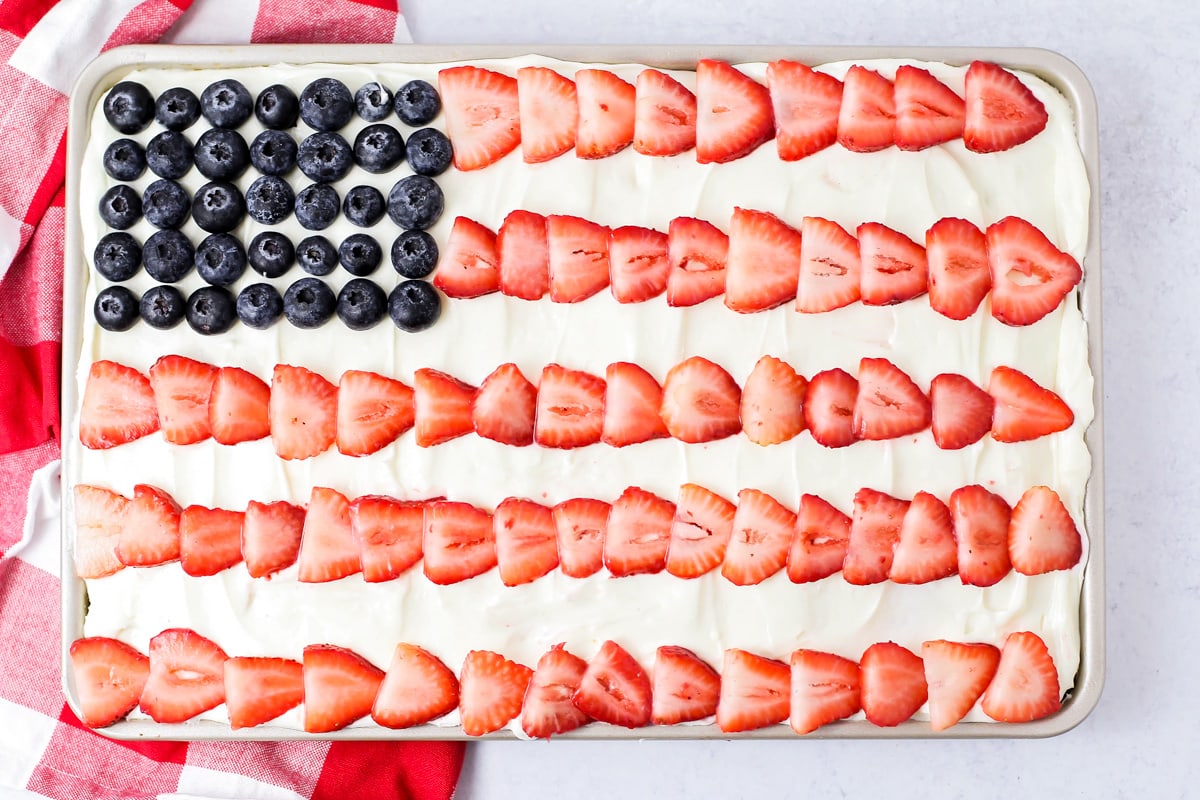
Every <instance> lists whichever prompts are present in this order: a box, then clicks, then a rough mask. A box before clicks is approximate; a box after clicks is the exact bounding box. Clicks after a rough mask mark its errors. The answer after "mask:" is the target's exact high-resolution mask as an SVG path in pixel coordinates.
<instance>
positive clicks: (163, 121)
mask: <svg viewBox="0 0 1200 800" xmlns="http://www.w3.org/2000/svg"><path fill="white" fill-rule="evenodd" d="M154 118H155V119H156V120H158V124H159V125H162V126H163V127H164V128H166V129H167V130H169V131H183V130H187V129H188V128H190V127H192V125H193V124H194V123H195V122H196V120H198V119H200V98H198V97H196V95H195V94H194V93H193V92H192V90H191V89H185V88H183V87H182V86H176V87H175V88H174V89H167V90H166V91H165V92H163V93H162V94H160V95H159V96H158V102H157V103H156V104H155V106H154Z"/></svg>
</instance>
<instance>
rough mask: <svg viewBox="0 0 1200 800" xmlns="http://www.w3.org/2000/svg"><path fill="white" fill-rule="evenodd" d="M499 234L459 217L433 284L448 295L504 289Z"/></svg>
mask: <svg viewBox="0 0 1200 800" xmlns="http://www.w3.org/2000/svg"><path fill="white" fill-rule="evenodd" d="M499 264H500V254H499V252H498V250H497V248H496V234H494V233H492V231H491V230H490V229H489V228H485V227H484V226H482V225H480V224H479V223H478V222H476V221H474V220H472V219H468V218H466V217H455V218H454V226H453V227H452V228H451V229H450V236H449V238H448V239H447V240H446V247H445V249H444V250H443V251H442V255H441V257H440V258H439V259H438V268H437V272H436V273H434V276H433V285H434V286H436V287H438V288H439V289H441V290H442V291H443V292H445V293H446V296H447V297H456V298H470V297H480V296H482V295H485V294H491V293H492V292H498V291H500V269H499Z"/></svg>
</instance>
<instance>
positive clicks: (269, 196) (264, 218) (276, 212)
mask: <svg viewBox="0 0 1200 800" xmlns="http://www.w3.org/2000/svg"><path fill="white" fill-rule="evenodd" d="M295 203H296V195H295V193H294V192H293V191H292V187H291V185H290V184H289V183H288V182H287V181H285V180H284V179H283V178H280V177H277V176H275V175H262V176H260V177H258V178H256V179H255V181H254V183H252V184H250V188H249V189H247V190H246V213H247V214H248V215H249V216H250V218H251V219H252V220H254V221H255V222H261V223H262V224H263V225H277V224H278V223H280V222H283V221H284V220H285V219H287V218H288V217H289V216H291V213H292V208H293V207H294V206H295Z"/></svg>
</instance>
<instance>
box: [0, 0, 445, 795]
mask: <svg viewBox="0 0 1200 800" xmlns="http://www.w3.org/2000/svg"><path fill="white" fill-rule="evenodd" d="M160 40H161V41H174V42H209V43H212V42H220V43H238V42H391V41H408V40H409V37H408V28H407V27H406V26H405V23H404V17H403V16H402V15H401V14H400V13H399V9H398V7H397V4H396V0H308V2H305V0H0V796H7V795H8V793H9V792H8V791H6V790H16V792H17V793H18V794H19V795H24V796H44V797H50V798H56V800H57V799H58V798H80V799H81V800H83V799H88V800H90V799H91V798H107V797H122V798H124V797H155V796H157V797H164V798H184V797H195V798H256V799H257V798H262V799H263V800H268V799H273V798H281V800H282V798H289V800H294V799H295V798H353V797H364V798H394V797H401V798H403V797H412V798H416V800H435V799H437V800H445V798H448V797H450V796H451V795H452V794H453V792H454V786H455V783H456V781H457V779H458V772H459V768H460V766H461V764H462V754H463V748H462V746H461V745H455V744H443V743H413V744H407V743H406V744H399V743H382V742H381V743H374V742H372V743H352V742H338V743H329V742H315V741H314V742H296V743H245V744H185V743H153V742H150V743H137V742H132V743H121V742H115V741H111V740H109V739H106V738H104V737H102V736H99V735H97V734H95V733H92V732H91V731H89V730H87V729H85V728H83V727H82V726H81V725H80V724H79V722H78V721H77V720H76V719H75V718H74V716H73V715H72V714H71V711H70V709H68V708H67V706H66V704H65V703H64V701H63V695H62V691H61V688H60V680H59V653H60V652H61V651H60V644H59V627H60V623H59V577H58V561H59V547H58V524H59V523H58V467H57V461H56V459H57V458H58V456H59V446H58V435H59V424H60V421H59V414H58V368H59V355H60V350H61V348H60V344H61V340H62V319H61V305H60V303H61V297H62V276H63V235H64V224H65V223H64V209H63V200H64V195H63V175H64V168H65V148H64V145H65V142H64V131H65V128H66V120H67V96H66V95H67V92H69V91H70V88H71V85H72V83H73V82H74V80H75V77H76V75H78V73H79V71H80V70H81V69H82V67H83V66H84V65H85V64H87V62H88V61H89V60H91V59H92V58H94V57H95V56H96V55H97V54H99V53H100V52H101V51H103V50H107V49H108V48H110V47H114V46H117V45H120V44H128V43H133V42H153V41H160Z"/></svg>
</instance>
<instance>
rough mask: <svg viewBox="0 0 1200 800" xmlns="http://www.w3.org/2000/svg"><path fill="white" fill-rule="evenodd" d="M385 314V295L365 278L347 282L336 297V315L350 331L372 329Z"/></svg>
mask: <svg viewBox="0 0 1200 800" xmlns="http://www.w3.org/2000/svg"><path fill="white" fill-rule="evenodd" d="M386 313H387V295H386V294H384V293H383V289H380V288H379V287H378V286H376V285H375V284H374V283H372V282H371V281H369V280H367V279H366V278H354V279H353V280H350V281H347V282H346V285H345V286H343V287H342V290H341V291H340V292H338V296H337V315H338V319H340V320H341V321H342V322H343V323H344V324H345V325H346V327H347V328H349V329H350V330H352V331H365V330H366V329H367V328H373V327H375V325H376V324H378V322H379V320H381V319H383V315H384V314H386Z"/></svg>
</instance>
